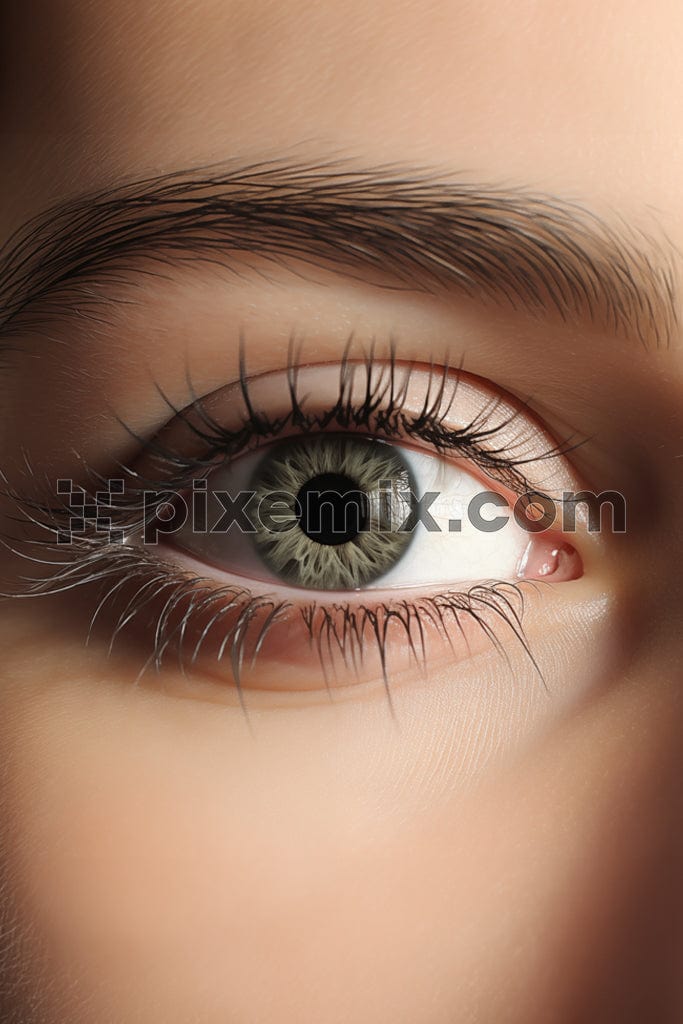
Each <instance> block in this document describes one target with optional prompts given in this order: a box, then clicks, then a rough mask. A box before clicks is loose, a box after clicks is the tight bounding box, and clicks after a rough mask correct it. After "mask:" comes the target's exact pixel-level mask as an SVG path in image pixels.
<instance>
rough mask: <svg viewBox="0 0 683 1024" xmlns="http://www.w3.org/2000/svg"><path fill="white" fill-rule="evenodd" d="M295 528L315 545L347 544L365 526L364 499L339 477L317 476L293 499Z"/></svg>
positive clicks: (355, 486)
mask: <svg viewBox="0 0 683 1024" xmlns="http://www.w3.org/2000/svg"><path fill="white" fill-rule="evenodd" d="M297 500H298V502H299V506H298V507H299V509H300V510H301V515H300V516H299V517H298V518H299V526H300V527H301V529H302V531H303V532H304V533H305V534H306V536H307V537H310V539H311V540H314V541H317V542H318V544H330V545H331V544H348V542H349V541H351V540H354V539H355V538H356V537H357V536H358V534H359V533H361V531H362V530H365V529H367V525H368V514H369V511H368V498H367V495H366V494H364V493H363V492H362V491H361V490H359V488H358V484H357V483H356V481H355V480H352V479H351V477H349V476H345V475H344V474H343V473H318V475H317V476H313V477H311V479H310V480H307V481H306V483H305V484H304V485H303V487H302V488H301V490H300V491H299V493H298V495H297Z"/></svg>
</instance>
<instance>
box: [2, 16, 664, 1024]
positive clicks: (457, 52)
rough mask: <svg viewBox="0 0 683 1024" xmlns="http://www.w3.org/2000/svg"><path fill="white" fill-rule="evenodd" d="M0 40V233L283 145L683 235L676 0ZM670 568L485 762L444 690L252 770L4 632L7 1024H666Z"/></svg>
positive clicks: (84, 666)
mask: <svg viewBox="0 0 683 1024" xmlns="http://www.w3.org/2000/svg"><path fill="white" fill-rule="evenodd" d="M0 20H1V27H0V47H1V48H2V51H1V54H0V69H1V75H2V93H1V95H0V126H1V130H2V136H1V139H2V142H1V145H0V184H1V194H2V197H3V198H2V201H1V202H0V236H1V237H2V238H3V239H4V238H6V237H8V236H9V234H10V232H11V231H12V230H14V229H15V228H17V227H18V226H19V225H20V224H21V223H23V222H24V221H25V220H26V219H27V218H28V217H29V216H31V215H32V214H34V213H36V212H38V211H40V210H42V209H44V208H46V207H47V206H49V205H50V204H51V203H53V202H55V201H56V200H58V199H61V198H65V197H68V196H71V195H74V194H77V193H81V192H84V191H87V190H89V189H91V188H97V187H100V186H105V185H108V184H111V183H113V182H118V181H126V180H129V179H133V178H136V177H139V176H144V175H147V174H157V173H161V172H163V171H166V170H171V169H175V168H185V167H191V166H195V165H201V164H205V163H210V162H212V161H221V160H225V159H228V158H230V159H232V158H239V159H241V160H244V161H245V162H247V161H249V160H250V159H257V158H260V157H268V156H270V155H275V156H281V155H283V156H287V155H288V154H289V153H291V152H292V151H293V147H294V149H296V147H297V146H301V147H303V149H302V152H304V153H307V154H311V155H313V156H314V157H315V156H316V155H318V154H320V155H321V156H327V155H330V154H332V155H333V154H341V155H347V154H348V155H349V156H351V157H353V158H354V159H358V160H360V161H361V162H362V163H363V164H364V165H367V166H372V165H376V164H382V163H393V162H399V163H400V162H409V163H412V164H418V165H430V166H432V165H436V166H438V167H440V168H444V169H446V171H449V170H450V171H451V172H452V173H454V174H455V173H463V174H465V176H468V175H470V174H473V175H474V177H475V179H476V180H487V181H493V182H503V183H513V184H514V183H528V184H530V185H531V186H532V187H534V188H538V189H541V190H547V191H550V192H557V193H559V194H562V195H567V196H569V197H573V196H578V197H581V199H582V200H585V201H586V202H587V203H589V204H590V205H591V206H593V207H594V208H596V209H599V210H601V211H605V210H614V211H617V212H618V214H619V216H621V217H623V218H624V219H625V220H626V221H633V222H636V223H647V224H648V226H651V225H650V220H649V219H648V218H650V217H653V216H654V217H655V218H656V221H657V223H658V224H659V225H661V227H662V230H663V231H664V232H665V233H666V236H667V237H668V239H669V240H670V241H671V243H672V245H673V247H674V249H677V250H678V249H680V248H681V246H683V189H682V188H681V182H682V181H683V132H682V131H681V125H682V124H683V65H682V64H681V61H680V40H681V38H682V37H683V8H681V5H680V4H679V3H677V2H675V0H657V2H655V3H654V4H642V3H639V2H635V0H634V2H620V3H613V2H607V3H602V4H595V3H593V2H589V0H579V2H576V3H573V4H566V3H556V2H552V0H551V2H532V0H515V2H514V3H504V2H488V0H481V2H477V3H469V2H468V3H465V2H463V3H459V2H435V0H422V2H420V3H415V2H401V0H392V2H391V3H386V2H377V3H372V4H369V3H367V2H365V3H361V2H359V0H335V2H334V3H327V2H303V0H288V2H265V0H250V2H248V3H246V2H244V3H242V2H219V0H215V2H211V0H194V2H192V3H181V2H178V0H168V2H165V3H161V2H158V3H154V2H152V0H115V2H112V3H106V4H105V3H100V2H96V3H95V2H88V0H44V2H35V0H34V2H27V3H21V4H19V3H16V4H15V3H11V2H10V3H6V4H5V5H3V13H2V15H0ZM594 343H595V345H598V344H599V343H600V339H594ZM122 344H123V343H122ZM568 344H569V343H568ZM577 346H578V347H577V350H576V352H577V354H576V355H575V356H574V359H575V362H577V361H578V362H579V363H580V361H581V359H582V358H584V356H583V354H582V351H581V348H580V344H579V343H577ZM116 351H118V350H115V352H116ZM650 355H651V358H650V361H649V362H647V363H646V362H645V361H644V360H645V357H644V356H643V354H642V353H634V352H633V351H631V350H629V351H628V352H626V351H625V350H624V349H622V350H621V351H620V352H619V353H618V355H614V356H613V357H612V362H611V364H610V369H609V372H607V371H606V375H605V381H606V384H605V387H606V391H607V393H609V389H610V387H612V386H613V381H614V380H617V381H618V377H619V373H620V372H621V369H620V366H621V361H622V360H629V361H632V365H637V366H638V367H640V365H641V364H640V363H639V362H638V361H639V360H641V361H642V368H643V369H642V396H643V397H642V403H641V410H640V411H642V412H643V417H642V420H641V422H639V424H638V430H639V431H640V432H641V433H643V434H649V436H650V440H651V444H652V447H653V450H657V451H665V452H666V453H667V457H666V458H661V459H660V460H659V461H658V462H657V466H656V472H657V473H658V474H659V477H658V479H659V483H660V484H662V486H664V487H666V488H668V489H669V491H668V493H671V495H672V497H671V502H672V504H673V505H675V504H676V502H677V501H678V507H679V508H680V492H681V490H683V472H682V470H683V461H676V458H678V459H679V460H680V459H681V451H683V449H681V447H680V445H681V437H683V430H681V426H682V425H683V424H682V423H681V418H680V416H679V417H678V418H676V414H675V403H672V402H671V395H672V394H673V395H676V394H681V397H683V394H682V393H683V376H682V375H681V368H682V364H681V355H680V344H679V339H674V343H673V345H672V347H671V349H670V350H669V351H668V352H666V353H655V354H650ZM110 358H111V360H112V375H113V374H115V373H116V372H118V371H117V370H116V364H115V354H114V355H112V353H111V352H109V353H106V352H105V353H104V354H103V355H102V356H101V360H104V361H105V362H106V361H107V360H108V359H110ZM146 358H147V359H148V360H149V359H151V356H149V354H147V355H146ZM505 359H507V360H509V359H510V357H509V356H506V357H505ZM46 365H47V366H48V369H47V370H45V371H43V370H42V369H41V370H40V373H43V372H46V373H49V372H50V371H49V366H50V365H51V364H49V363H48V364H46ZM494 367H495V361H494V360H492V361H491V371H490V376H491V377H492V379H494V380H496V376H495V373H494ZM29 369H30V368H29ZM27 372H28V371H25V373H27ZM660 393H661V394H662V395H664V394H665V393H666V400H664V399H662V403H661V404H660V401H659V399H658V394H660ZM16 401H17V399H16V398H15V399H12V402H14V403H15V404H14V405H12V409H13V410H14V412H16ZM26 401H27V404H28V402H29V400H28V399H27V400H26ZM31 401H32V402H33V403H35V402H36V399H35V397H33V398H31ZM8 402H9V399H8ZM617 404H618V403H617ZM8 407H9V406H8ZM681 407H683V401H681ZM671 409H673V410H674V412H673V413H672V412H670V410H671ZM663 410H666V415H665V414H664V412H663ZM622 412H623V415H624V428H623V429H625V430H627V429H634V427H633V423H632V420H631V419H629V414H628V413H627V411H626V410H622ZM30 413H31V410H30V408H27V410H26V415H27V417H28V416H29V415H30ZM1 415H2V412H1V411H0V416H1ZM5 415H7V414H5ZM617 418H618V414H617ZM15 422H16V421H15ZM2 429H3V432H4V436H5V437H7V436H8V424H7V423H4V424H3V427H2ZM11 429H15V428H14V426H12V428H11ZM676 445H677V446H678V447H677V448H676ZM676 451H677V452H678V454H677V455H676ZM681 568H682V560H681V536H680V528H679V529H678V531H676V528H675V525H674V526H673V527H672V526H671V525H669V527H668V528H667V529H666V530H664V529H662V531H661V533H660V535H658V536H656V537H653V539H652V543H651V544H650V546H649V548H648V549H647V558H645V557H644V558H643V561H642V564H641V565H640V569H641V571H640V579H641V580H642V583H643V586H646V587H647V593H648V595H649V596H648V600H647V601H646V602H645V601H643V605H642V608H640V607H639V606H638V603H637V602H636V611H635V612H634V613H633V617H632V622H631V624H630V628H631V631H632V635H633V636H634V637H635V638H636V640H635V641H634V644H633V652H632V657H631V658H630V659H629V661H628V664H620V665H619V670H618V674H617V672H616V670H615V671H614V672H613V673H612V674H610V673H609V671H608V672H607V673H606V675H607V680H606V682H607V685H604V686H601V687H600V688H599V690H598V692H596V693H592V694H590V696H589V699H585V700H583V701H581V702H577V703H574V704H573V705H572V707H571V710H568V711H567V712H566V713H564V714H558V715H557V716H555V717H554V718H553V720H552V723H550V724H549V725H548V727H547V728H546V729H545V730H541V731H540V732H539V734H538V736H536V738H535V740H534V742H533V743H531V742H530V743H528V744H526V745H524V744H522V745H520V749H519V750H518V751H517V752H516V754H515V756H512V755H510V756H508V757H506V758H504V759H502V760H501V761H500V762H499V763H498V762H495V763H492V764H491V766H490V767H488V768H486V767H484V768H482V769H481V770H479V771H477V772H474V771H472V772H468V771H466V770H464V769H463V770H462V771H458V770H456V769H455V768H454V767H453V766H454V765H460V766H461V767H462V766H463V765H464V764H465V762H466V761H467V759H468V756H469V755H465V754H464V753H463V748H465V747H468V748H469V746H470V742H469V738H468V736H467V735H465V733H461V735H460V737H459V740H458V742H457V743H456V742H455V741H454V740H453V739H452V738H449V728H448V723H449V712H448V709H445V710H444V708H443V707H442V706H441V705H440V704H439V702H438V700H436V699H435V700H434V701H433V702H432V704H430V705H429V706H428V707H427V708H426V709H420V707H419V704H418V705H417V706H416V709H415V708H414V709H413V713H412V717H411V714H410V713H409V712H408V711H406V716H407V717H406V722H407V727H406V728H404V729H403V730H402V733H401V735H400V736H397V735H396V733H395V730H393V728H392V725H391V723H390V722H388V721H387V718H386V715H383V713H382V711H381V709H380V708H379V707H377V708H375V707H374V706H373V707H372V708H364V706H363V705H362V703H361V704H359V705H358V706H356V705H354V704H353V703H351V704H349V705H348V706H347V705H345V706H344V709H343V711H339V709H332V710H331V711H330V709H326V708H322V709H318V710H310V709H307V711H306V713H305V714H296V713H294V712H292V713H287V714H285V713H283V714H282V715H275V716H270V717H268V716H264V718H263V721H260V720H259V722H258V730H257V731H258V734H259V742H258V744H256V747H255V746H254V742H253V739H252V738H251V737H250V736H249V734H248V732H247V730H246V729H244V727H243V722H242V721H241V719H240V716H239V713H238V712H236V711H235V709H234V708H232V709H227V712H226V709H225V708H222V709H221V708H217V707H215V706H213V705H211V704H210V703H204V702H199V701H197V702H192V701H178V700H172V699H169V698H166V697H164V696H163V695H159V694H158V693H154V692H150V691H148V690H142V691H136V692H135V693H133V692H132V691H131V690H130V689H127V688H125V687H124V686H121V685H117V679H116V672H115V670H114V669H110V668H107V665H106V663H104V662H103V660H102V658H101V656H100V655H98V652H97V651H92V650H91V651H89V652H86V651H84V650H82V649H81V648H80V647H78V645H77V644H76V642H75V641H73V642H70V641H67V639H65V629H64V623H63V621H60V619H59V618H58V617H56V616H53V617H50V616H48V615H47V613H45V612H44V611H43V610H42V607H39V605H38V604H36V605H32V604H31V603H30V602H27V603H26V604H24V605H21V606H19V605H20V602H17V605H18V606H17V607H15V606H14V605H12V606H11V607H9V608H3V612H2V618H1V621H0V650H2V652H3V653H2V661H1V664H0V674H1V676H2V686H1V688H0V752H1V754H2V761H1V764H0V783H1V785H2V797H1V802H0V806H1V808H2V814H3V819H2V832H3V834H2V846H1V848H2V858H3V866H2V886H3V889H2V907H3V913H2V919H1V920H2V922H3V939H2V951H3V958H4V959H3V964H2V985H1V986H0V991H1V992H2V993H3V996H2V998H3V1000H4V1004H5V1007H6V1010H5V1013H6V1019H8V1020H11V1021H21V1022H22V1024H30V1022H33V1021H41V1022H42V1021H44V1022H49V1024H53V1022H54V1024H57V1022H59V1024H62V1022H69V1024H81V1022H88V1024H104V1022H109V1021H111V1022H112V1024H113V1022H116V1024H128V1022H145V1024H146V1022H159V1021H163V1022H165V1024H176V1022H177V1024H185V1022H188V1024H189V1022H197V1024H200V1022H201V1024H204V1022H206V1024H213V1022H216V1024H219V1022H220V1024H226V1022H227V1021H230V1022H234V1024H256V1022H259V1024H260V1022H263V1024H289V1022H292V1024H294V1022H296V1024H314V1022H316V1024H328V1022H329V1024H333V1022H340V1024H341V1022H342V1021H354V1022H360V1021H362V1022H365V1021H367V1022H368V1024H380V1022H381V1024H385V1022H386V1024H389V1022H391V1024H453V1022H454V1021H457V1022H458V1024H467V1022H472V1024H474V1022H496V1024H503V1022H510V1024H512V1022H519V1024H522V1022H524V1024H533V1022H536V1021H538V1022H539V1024H540V1022H543V1024H550V1022H567V1024H570V1022H571V1024H575V1022H620V1024H621V1022H630V1021H633V1022H634V1024H635V1022H638V1024H643V1022H645V1021H647V1022H653V1024H655V1022H657V1024H659V1022H662V1024H665V1022H672V1024H673V1022H675V1021H680V1020H681V1019H683V991H682V988H683V984H682V982H681V979H682V978H683V935H682V933H681V907H682V897H683V893H682V892H681V886H682V885H683V872H681V863H682V860H681V852H682V850H681V843H682V835H683V814H682V811H683V799H682V798H681V782H680V780H681V778H683V764H682V761H683V705H682V700H681V692H680V690H681V688H680V683H681V674H682V673H681V651H682V648H683V635H682V632H681V628H680V622H681V611H682V605H683V588H681V585H680V573H681ZM619 571H620V568H619V567H616V568H615V569H614V573H615V574H616V575H617V576H618V573H619ZM568 642H569V641H568ZM571 643H573V645H574V646H573V647H572V646H571ZM571 643H570V648H569V661H570V662H572V661H573V664H574V666H575V667H576V670H577V672H578V671H581V670H582V669H583V668H585V665H584V664H583V662H585V660H586V659H590V657H591V656H592V654H591V652H590V648H587V647H586V645H585V644H583V645H582V644H581V642H580V639H578V638H574V640H571ZM463 699H464V698H463ZM406 701H409V698H406ZM406 707H408V704H406ZM475 710H476V709H475ZM470 720H471V721H475V720H476V714H473V716H472V715H470ZM465 732H466V730H465ZM458 744H459V746H458Z"/></svg>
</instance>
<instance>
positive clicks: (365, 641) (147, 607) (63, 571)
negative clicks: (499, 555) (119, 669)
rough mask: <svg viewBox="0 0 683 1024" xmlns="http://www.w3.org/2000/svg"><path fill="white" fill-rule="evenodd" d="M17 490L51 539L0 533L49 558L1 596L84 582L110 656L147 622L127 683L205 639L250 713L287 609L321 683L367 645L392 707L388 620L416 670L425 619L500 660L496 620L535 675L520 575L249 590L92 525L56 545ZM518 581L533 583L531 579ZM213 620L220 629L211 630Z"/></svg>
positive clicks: (421, 661)
mask: <svg viewBox="0 0 683 1024" xmlns="http://www.w3.org/2000/svg"><path fill="white" fill-rule="evenodd" d="M13 497H14V499H15V501H16V502H17V504H18V505H19V507H20V509H21V510H22V511H23V515H24V517H25V518H27V519H28V521H29V522H30V523H31V524H33V525H40V526H41V527H42V529H43V530H45V531H47V533H48V538H47V539H46V538H45V536H43V537H42V538H41V539H39V540H36V539H34V540H32V541H30V542H26V541H24V542H20V546H16V542H13V541H12V539H11V538H7V537H5V538H3V539H2V543H3V544H4V546H5V547H7V548H9V549H10V550H11V551H12V552H13V553H14V554H17V555H19V556H20V557H22V558H24V559H26V560H27V561H29V562H31V563H34V564H36V565H42V566H48V567H49V568H48V570H47V571H46V572H45V574H44V575H43V576H42V577H35V576H34V577H33V578H31V579H28V578H25V577H24V578H22V581H23V584H24V585H23V587H19V588H18V589H15V590H14V591H12V592H8V593H5V594H4V595H2V596H4V597H10V598H16V597H38V596H48V595H55V594H60V593H66V592H69V591H71V590H74V589H76V588H79V587H90V588H92V589H93V590H94V596H93V602H92V607H93V610H92V613H91V615H90V618H89V621H88V623H87V626H86V629H85V637H84V639H85V642H86V644H87V643H89V642H91V640H92V638H93V635H94V633H95V630H96V627H97V626H98V625H99V623H100V622H101V621H102V620H103V619H104V618H105V617H106V618H107V619H108V625H107V634H106V637H105V639H104V642H105V643H106V644H107V648H108V654H109V655H111V654H112V652H113V650H114V648H115V646H116V644H117V643H118V642H119V641H120V640H121V639H122V638H123V636H124V634H126V633H127V632H129V633H130V632H135V628H136V626H140V625H142V624H143V623H144V629H145V636H147V635H150V636H151V637H152V642H151V649H150V650H149V652H147V651H144V652H143V654H142V658H143V659H144V660H143V663H142V666H141V668H140V671H139V672H138V674H137V677H136V679H135V683H138V682H139V681H140V680H141V679H142V677H143V676H144V674H145V673H146V672H147V671H148V670H150V669H153V670H154V671H155V672H157V673H159V672H161V671H162V670H163V668H164V667H165V666H166V665H167V664H168V663H169V660H170V659H174V660H175V663H176V665H177V667H178V669H179V670H180V671H181V672H182V673H183V674H187V673H188V672H191V671H194V670H196V669H197V666H198V662H199V661H200V657H201V655H202V652H203V649H204V647H205V646H207V645H208V644H209V641H211V643H212V646H213V648H214V651H215V658H214V660H215V663H216V665H218V666H220V665H222V664H225V663H227V664H228V666H229V670H228V673H226V676H228V677H229V678H228V681H230V682H231V683H232V685H234V687H235V689H236V691H237V694H238V697H239V700H240V703H241V704H242V707H243V710H244V711H245V713H246V711H247V707H246V702H245V698H244V688H243V685H242V678H243V673H244V668H245V662H247V663H248V665H249V667H250V668H253V667H254V666H255V664H256V662H257V660H258V658H259V657H260V656H261V655H262V653H263V651H264V648H265V647H266V643H267V638H268V634H269V633H270V631H271V629H272V628H273V626H274V625H276V624H277V623H279V622H282V621H283V620H284V621H286V622H287V623H290V622H291V621H293V618H292V617H293V616H298V617H299V618H300V621H301V622H302V624H303V626H304V628H305V632H306V635H307V637H308V640H309V644H310V646H311V648H312V649H314V650H315V652H316V654H317V658H318V661H319V665H320V668H321V671H322V673H323V678H324V682H325V686H326V687H327V688H328V689H329V688H330V686H331V680H332V679H333V678H334V677H336V676H337V665H338V662H339V661H341V665H342V667H343V669H344V674H345V675H352V676H353V675H358V674H359V669H360V666H361V665H362V663H363V661H364V659H365V658H366V657H367V655H368V651H369V649H370V648H369V645H370V644H371V645H372V650H373V651H374V652H376V654H377V655H378V657H379V662H380V665H381V672H382V679H383V683H384V688H385V692H386V696H387V700H388V703H389V707H390V709H391V708H392V698H391V690H390V672H389V669H388V662H389V657H388V653H389V652H388V632H389V629H390V628H391V627H392V626H399V627H400V629H401V631H402V633H403V636H404V637H405V641H406V643H407V646H408V649H409V652H410V655H411V658H412V659H413V661H414V663H415V664H416V665H418V666H420V667H421V668H422V669H423V670H426V667H427V653H426V641H425V632H426V630H427V629H429V628H434V629H436V630H437V632H438V633H439V635H440V636H442V637H443V638H444V639H445V640H446V642H447V643H448V645H449V647H450V649H451V651H452V652H453V653H454V654H455V653H456V651H455V646H454V642H453V637H452V633H453V631H455V632H456V633H457V634H458V635H459V636H460V638H461V640H462V642H463V643H464V646H465V648H467V647H468V646H469V645H468V638H467V635H466V632H465V628H464V627H465V624H466V623H473V624H474V625H475V626H476V627H477V628H478V629H479V630H480V631H481V633H482V634H483V635H484V636H485V638H486V639H487V641H488V642H489V643H490V644H491V645H492V646H493V647H494V648H495V650H496V651H497V652H498V653H499V654H500V655H501V656H502V657H504V658H506V659H507V658H508V655H507V651H506V649H505V646H504V644H503V642H502V640H501V638H500V635H499V629H504V630H505V631H506V633H507V635H508V637H511V638H512V639H513V640H514V642H516V643H517V644H519V645H520V646H521V647H522V649H523V650H524V652H525V654H526V656H527V657H528V659H529V660H530V662H531V664H532V665H533V666H534V668H535V670H536V672H537V673H538V675H539V676H540V678H541V679H542V678H543V677H542V674H541V672H540V669H539V668H538V665H537V664H536V662H535V660H534V657H533V654H532V652H531V650H530V647H529V644H528V642H527V640H526V637H525V634H524V629H523V625H522V616H523V612H524V595H523V591H522V584H521V582H517V583H512V582H508V581H489V582H485V583H477V584H474V585H472V586H471V587H469V588H468V589H467V590H464V591H454V590H447V591H444V592H440V593H436V594H431V595H428V596H424V595H422V596H419V597H417V598H415V599H414V600H409V599H405V598H401V599H395V600H380V601H376V602H373V603H372V604H370V603H352V602H341V603H340V602H334V603H324V602H321V601H315V602H308V603H305V604H303V605H299V606H297V605H295V604H294V603H293V602H292V601H290V600H282V599H279V598H277V597H276V596H275V595H273V594H267V593H265V594H257V593H255V592H254V591H252V590H250V589H249V588H247V587H240V586H236V585H227V586H216V584H215V582H214V581H212V580H211V579H210V578H209V577H206V578H204V577H198V576H195V575H193V574H191V573H189V572H187V571H186V570H183V569H180V568H179V567H178V566H176V565H174V564H173V563H171V562H168V561H166V560H165V559H162V558H160V557H158V556H156V555H155V554H153V553H151V552H149V551H147V550H145V549H142V548H140V547H138V546H137V545H131V544H126V543H120V544H112V543H110V542H108V541H106V540H104V539H103V538H102V537H97V536H92V535H91V536H84V537H79V538H77V539H75V540H74V542H73V543H72V544H71V545H70V546H69V548H68V549H66V550H65V548H63V547H57V546H56V544H55V534H57V533H58V532H59V531H60V529H61V528H62V527H61V525H60V522H59V517H56V518H53V520H50V519H49V518H47V517H44V518H42V519H41V518H39V517H38V516H37V514H36V507H35V505H34V503H31V502H26V501H23V500H22V499H20V498H19V496H18V495H13ZM17 518H19V517H17ZM50 538H51V539H50ZM26 545H27V546H26ZM39 552H40V553H39ZM48 553H52V554H53V555H54V554H62V553H63V554H64V556H65V557H63V558H54V557H53V558H49V557H42V556H43V555H45V556H47V555H48ZM524 582H525V584H526V585H531V586H533V583H531V581H524ZM154 606H156V607H154ZM150 612H151V614H150ZM229 617H230V618H229ZM228 619H229V621H228ZM221 629H222V630H223V632H222V633H220V635H219V638H218V639H217V638H216V632H217V631H220V630H221Z"/></svg>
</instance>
